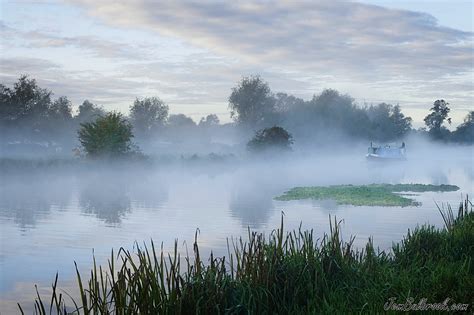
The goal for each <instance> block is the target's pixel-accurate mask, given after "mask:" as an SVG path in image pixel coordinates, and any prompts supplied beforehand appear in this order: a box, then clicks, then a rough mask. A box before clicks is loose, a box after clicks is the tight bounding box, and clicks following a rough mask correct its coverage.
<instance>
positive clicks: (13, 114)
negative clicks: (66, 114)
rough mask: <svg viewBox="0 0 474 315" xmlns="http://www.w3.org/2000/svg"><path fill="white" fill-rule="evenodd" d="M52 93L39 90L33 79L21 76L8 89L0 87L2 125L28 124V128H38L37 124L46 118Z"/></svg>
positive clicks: (0, 117)
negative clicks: (11, 87)
mask: <svg viewBox="0 0 474 315" xmlns="http://www.w3.org/2000/svg"><path fill="white" fill-rule="evenodd" d="M51 95H52V92H51V91H49V90H47V89H42V88H40V87H39V86H38V85H37V83H36V80H35V79H29V78H28V76H26V75H23V76H21V77H20V78H19V79H18V81H17V82H16V83H15V84H14V85H13V89H9V88H7V87H5V86H4V85H0V119H1V123H2V124H15V125H16V126H18V124H19V123H24V122H26V121H27V122H28V124H29V127H31V128H35V127H38V126H37V125H38V123H41V121H42V120H44V119H46V118H47V117H48V112H49V108H50V106H51Z"/></svg>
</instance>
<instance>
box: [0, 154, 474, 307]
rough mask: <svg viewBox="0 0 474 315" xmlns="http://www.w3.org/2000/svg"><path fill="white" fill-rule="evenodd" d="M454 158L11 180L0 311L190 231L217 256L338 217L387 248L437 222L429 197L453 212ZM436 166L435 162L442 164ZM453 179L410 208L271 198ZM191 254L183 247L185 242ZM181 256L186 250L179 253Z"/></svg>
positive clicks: (4, 206) (460, 163) (5, 193)
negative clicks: (255, 239)
mask: <svg viewBox="0 0 474 315" xmlns="http://www.w3.org/2000/svg"><path fill="white" fill-rule="evenodd" d="M466 152H467V154H464V155H459V156H458V157H457V158H456V159H455V160H453V159H452V158H450V159H449V162H447V161H448V160H443V159H438V160H436V159H434V160H435V161H434V162H433V161H432V163H425V161H424V160H423V159H422V158H420V159H418V160H413V161H410V162H407V163H405V164H403V165H388V166H387V165H383V166H380V165H376V166H372V165H367V164H366V162H365V161H364V160H363V159H361V158H350V157H339V158H334V157H327V158H325V159H318V160H314V159H302V160H298V161H291V160H285V161H281V162H274V163H269V162H265V161H263V162H259V163H256V164H252V165H250V164H246V163H240V164H239V165H237V166H235V165H233V166H229V165H221V166H220V167H215V166H213V165H194V166H193V165H191V166H173V167H158V168H145V169H139V170H134V169H120V168H114V169H107V170H101V171H98V170H94V171H81V172H75V171H71V170H68V171H58V172H54V173H52V172H51V171H47V172H46V171H44V172H35V173H33V174H32V173H28V174H25V173H11V172H9V173H8V174H5V175H4V176H2V180H1V183H0V236H1V243H0V311H1V313H2V314H3V313H5V314H8V313H10V312H16V302H18V301H28V302H31V301H33V299H34V294H35V293H34V284H38V286H39V288H40V290H41V291H42V292H43V291H45V290H46V289H47V288H48V287H49V286H50V284H51V282H52V280H53V279H54V276H55V274H56V272H59V275H60V284H61V286H62V287H66V288H67V287H68V286H70V285H71V283H73V282H74V276H75V275H74V271H75V270H74V263H73V262H74V261H76V262H77V263H78V265H79V267H80V268H81V269H82V270H88V268H89V267H90V266H91V259H92V253H93V250H94V252H95V255H96V257H97V259H98V261H99V262H103V261H104V260H105V259H106V258H107V257H109V255H110V251H111V249H112V248H114V249H118V248H120V247H121V246H123V247H126V248H132V247H133V244H134V242H135V241H137V242H140V243H142V242H148V241H149V240H150V239H153V240H154V241H155V242H156V243H161V242H163V244H164V248H165V249H171V248H172V246H173V244H174V241H175V239H179V240H180V243H179V244H180V245H181V244H183V243H182V242H181V241H187V242H188V244H192V240H193V239H194V235H195V232H196V229H197V228H199V230H200V234H199V243H200V246H201V249H202V251H203V252H204V253H209V251H210V250H211V249H212V250H213V251H214V253H216V254H225V253H226V252H227V248H226V238H227V237H230V236H234V237H236V236H241V235H243V236H245V235H246V234H247V227H248V226H250V227H251V228H253V229H255V230H258V231H266V232H267V233H268V232H270V231H271V230H272V229H274V228H276V227H278V226H279V222H280V219H281V215H282V211H283V212H284V220H285V226H286V227H287V228H288V229H293V228H297V227H298V226H299V224H300V222H302V226H303V228H312V229H314V230H315V234H316V235H317V236H322V235H323V233H324V232H327V231H328V230H329V224H328V223H329V216H330V215H331V217H334V216H335V217H336V218H337V219H338V220H339V219H341V220H343V223H342V232H343V235H344V236H345V238H346V239H348V238H349V236H350V235H355V236H356V241H355V244H356V245H357V246H363V245H364V244H365V242H366V241H367V239H368V237H370V236H372V237H373V239H374V243H375V245H376V246H379V247H380V248H381V249H389V248H390V246H391V244H392V242H397V241H399V240H401V239H402V237H403V236H404V235H405V234H406V232H407V230H408V229H412V228H414V227H416V226H417V225H418V224H424V223H428V224H433V225H436V226H442V219H441V216H440V215H439V213H438V210H437V208H436V205H435V201H436V202H438V203H442V202H444V203H451V204H452V205H453V206H457V205H458V203H459V202H460V201H461V198H462V195H465V194H468V193H469V194H472V192H473V178H474V176H473V174H474V173H473V166H472V149H469V150H468V151H466ZM441 162H442V163H441ZM382 182H386V183H425V184H454V185H458V186H459V187H460V188H461V189H460V190H459V191H457V192H447V193H421V194H417V195H414V196H412V197H413V198H414V199H416V200H417V201H420V202H421V203H422V205H421V206H419V207H406V208H399V207H353V206H337V205H335V204H334V203H333V202H331V201H323V202H315V201H310V200H304V201H291V202H282V201H275V200H273V197H275V196H278V195H280V194H281V193H282V192H284V191H285V190H287V189H289V188H291V187H293V186H304V185H330V184H363V183H382ZM188 247H189V246H188ZM181 250H184V246H181Z"/></svg>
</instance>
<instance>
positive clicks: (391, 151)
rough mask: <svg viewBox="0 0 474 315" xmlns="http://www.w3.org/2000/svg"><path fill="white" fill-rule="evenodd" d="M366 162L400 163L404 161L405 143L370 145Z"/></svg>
mask: <svg viewBox="0 0 474 315" xmlns="http://www.w3.org/2000/svg"><path fill="white" fill-rule="evenodd" d="M365 157H366V159H367V160H368V161H402V160H406V156H405V142H402V144H401V145H400V146H398V145H396V144H385V145H374V144H373V143H372V142H371V143H370V147H369V148H368V149H367V155H366V156H365Z"/></svg>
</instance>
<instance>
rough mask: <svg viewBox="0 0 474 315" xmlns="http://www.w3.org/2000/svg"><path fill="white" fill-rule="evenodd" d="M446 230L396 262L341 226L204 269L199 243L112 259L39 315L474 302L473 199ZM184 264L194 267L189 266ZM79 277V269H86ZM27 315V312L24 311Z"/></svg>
mask: <svg viewBox="0 0 474 315" xmlns="http://www.w3.org/2000/svg"><path fill="white" fill-rule="evenodd" d="M440 212H441V214H442V215H443V218H444V219H445V222H446V227H445V228H442V229H435V228H434V227H432V226H426V225H424V226H421V227H418V228H416V229H414V230H413V231H408V234H407V235H406V236H405V237H404V239H403V240H402V241H401V242H400V243H398V244H394V245H393V249H392V251H390V252H384V251H378V250H376V249H374V246H373V243H372V240H371V239H369V241H368V243H367V245H366V246H365V248H364V249H362V250H357V249H355V248H354V246H353V241H354V238H350V239H349V240H348V241H343V240H342V238H341V233H340V224H339V222H337V221H336V220H335V219H334V220H331V219H330V233H329V234H328V235H325V236H324V237H322V238H321V239H318V240H316V239H315V236H314V233H313V230H306V231H303V230H302V229H301V227H300V229H298V230H295V231H288V232H287V231H285V230H284V224H283V217H282V221H281V225H280V227H279V228H278V229H276V230H274V231H273V232H272V233H271V234H270V235H269V236H268V237H265V236H264V235H263V234H261V233H256V232H252V231H250V230H249V232H248V238H247V239H246V240H244V239H242V238H239V239H235V240H229V241H228V254H227V256H225V257H214V256H213V254H212V253H211V255H210V257H209V258H208V259H203V258H202V257H201V255H200V252H199V246H198V241H197V234H196V238H195V242H194V244H193V254H192V255H189V254H187V255H186V256H185V257H183V258H184V259H181V257H180V253H179V251H178V243H177V242H175V246H174V251H172V252H171V253H165V252H164V251H163V248H159V249H157V248H156V247H155V244H154V243H153V242H151V243H150V245H148V246H137V247H136V249H134V250H133V251H132V252H130V251H127V250H125V249H123V248H122V249H120V250H119V251H118V253H116V254H114V252H112V254H111V257H110V259H109V260H108V265H106V266H98V265H97V264H96V262H95V259H94V261H93V267H92V270H91V271H90V275H89V276H88V278H87V279H85V278H84V277H83V275H81V274H80V272H79V271H77V285H78V288H79V292H80V296H79V298H76V299H74V298H72V297H71V296H70V295H69V294H68V293H67V292H64V291H62V290H61V289H60V288H58V284H57V281H58V277H57V276H56V279H55V281H54V282H53V284H52V294H51V296H50V297H44V296H40V294H38V295H37V297H36V300H35V313H36V314H51V313H52V314H56V313H57V314H124V315H125V314H306V313H328V314H329V313H331V314H336V313H341V312H343V313H347V312H351V313H380V312H383V311H384V305H385V304H386V303H387V301H388V300H389V299H390V298H396V299H397V301H400V303H403V302H404V301H406V300H407V298H413V299H414V300H415V301H416V300H419V299H422V298H426V299H427V300H428V301H431V302H442V301H444V300H445V299H446V298H450V299H451V301H453V302H458V303H469V304H471V306H470V307H471V311H472V303H473V300H474V293H473V292H474V290H473V289H474V265H473V261H472V260H473V257H474V213H473V211H472V203H471V202H470V201H469V200H468V199H466V201H464V202H462V203H461V204H460V206H459V209H458V212H457V214H454V213H453V210H452V209H451V208H449V207H448V208H447V209H445V208H444V207H443V208H440ZM183 262H184V263H183ZM76 270H77V266H76ZM19 309H20V311H21V313H23V310H22V307H21V306H20V305H19Z"/></svg>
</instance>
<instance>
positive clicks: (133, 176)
mask: <svg viewBox="0 0 474 315" xmlns="http://www.w3.org/2000/svg"><path fill="white" fill-rule="evenodd" d="M80 182H81V185H80V195H79V204H80V206H81V208H82V211H83V212H84V213H88V214H95V215H96V216H97V218H98V219H101V220H104V221H105V222H106V223H108V224H112V225H114V224H119V223H120V222H121V220H122V218H123V217H124V216H125V215H126V214H127V213H130V212H131V211H132V202H133V205H134V206H138V207H144V208H157V207H159V205H161V204H162V203H163V201H164V200H166V198H167V193H166V190H165V189H164V185H163V183H162V182H161V181H160V177H159V176H157V175H147V174H145V173H143V172H139V171H134V172H124V173H119V172H107V171H101V172H99V173H95V174H93V175H85V176H82V177H81V180H80Z"/></svg>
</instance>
